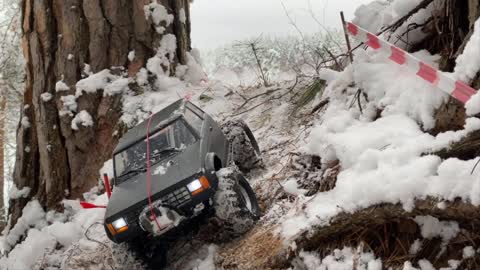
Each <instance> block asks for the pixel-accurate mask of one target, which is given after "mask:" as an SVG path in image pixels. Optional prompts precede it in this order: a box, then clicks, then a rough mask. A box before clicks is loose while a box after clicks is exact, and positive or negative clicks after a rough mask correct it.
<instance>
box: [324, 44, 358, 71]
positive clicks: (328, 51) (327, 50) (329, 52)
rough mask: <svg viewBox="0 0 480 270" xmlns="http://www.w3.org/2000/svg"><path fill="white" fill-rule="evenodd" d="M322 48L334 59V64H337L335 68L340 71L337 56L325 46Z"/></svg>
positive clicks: (340, 67)
mask: <svg viewBox="0 0 480 270" xmlns="http://www.w3.org/2000/svg"><path fill="white" fill-rule="evenodd" d="M323 49H324V50H325V51H326V52H327V53H328V55H330V57H331V58H332V59H333V61H335V65H336V66H337V70H338V71H341V70H342V66H341V65H340V63H338V60H337V57H336V56H335V55H333V53H332V52H331V51H330V50H329V49H328V48H327V47H325V46H323ZM350 54H351V53H350Z"/></svg>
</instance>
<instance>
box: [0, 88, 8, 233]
mask: <svg viewBox="0 0 480 270" xmlns="http://www.w3.org/2000/svg"><path fill="white" fill-rule="evenodd" d="M6 105H7V98H6V97H1V99H0V211H1V212H0V230H3V228H4V227H5V224H6V222H5V221H6V218H5V205H4V203H3V202H4V199H5V198H4V194H3V189H4V185H5V117H6V111H5V108H6Z"/></svg>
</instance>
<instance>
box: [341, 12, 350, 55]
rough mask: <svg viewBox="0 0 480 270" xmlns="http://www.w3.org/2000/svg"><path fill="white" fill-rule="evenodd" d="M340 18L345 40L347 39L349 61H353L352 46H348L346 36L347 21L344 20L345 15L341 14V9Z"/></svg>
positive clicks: (348, 42)
mask: <svg viewBox="0 0 480 270" xmlns="http://www.w3.org/2000/svg"><path fill="white" fill-rule="evenodd" d="M340 18H341V19H342V25H343V33H344V34H345V40H346V41H347V48H348V55H349V57H350V63H353V53H352V47H351V46H350V39H349V38H348V32H347V23H346V22H345V16H344V15H343V11H340Z"/></svg>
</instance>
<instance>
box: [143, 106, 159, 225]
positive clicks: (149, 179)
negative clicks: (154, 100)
mask: <svg viewBox="0 0 480 270" xmlns="http://www.w3.org/2000/svg"><path fill="white" fill-rule="evenodd" d="M152 118H153V113H152V114H151V115H150V118H148V123H147V195H148V207H149V208H150V215H151V216H152V217H153V218H154V219H155V224H157V227H158V231H161V230H162V227H161V226H160V224H159V223H158V220H157V215H155V212H154V211H153V205H152V190H151V181H152V179H151V174H150V124H151V122H152Z"/></svg>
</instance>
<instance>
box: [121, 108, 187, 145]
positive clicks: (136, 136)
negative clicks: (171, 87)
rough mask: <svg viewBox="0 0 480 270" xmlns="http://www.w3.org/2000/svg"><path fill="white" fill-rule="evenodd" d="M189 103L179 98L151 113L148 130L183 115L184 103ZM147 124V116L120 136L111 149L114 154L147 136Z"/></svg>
mask: <svg viewBox="0 0 480 270" xmlns="http://www.w3.org/2000/svg"><path fill="white" fill-rule="evenodd" d="M186 103H189V102H188V101H185V100H184V99H179V100H177V101H175V102H174V103H172V104H170V105H168V106H167V107H165V108H164V109H162V110H161V111H159V112H157V113H155V114H154V115H153V118H152V121H151V123H150V132H151V131H153V130H155V128H156V127H158V126H159V125H161V124H162V123H165V124H166V123H168V122H170V121H173V120H176V119H177V118H178V117H180V116H181V115H183V113H184V112H185V104H186ZM147 124H148V118H147V119H145V120H144V121H143V122H141V123H140V124H138V125H136V126H135V127H133V128H131V129H130V130H128V131H127V132H126V133H125V134H124V135H123V137H122V138H120V140H119V142H118V145H117V147H115V150H114V151H113V153H114V154H117V153H118V152H121V151H123V150H125V149H126V148H128V147H130V146H131V145H132V144H134V143H136V142H138V141H140V140H142V139H143V138H145V137H146V136H147Z"/></svg>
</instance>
